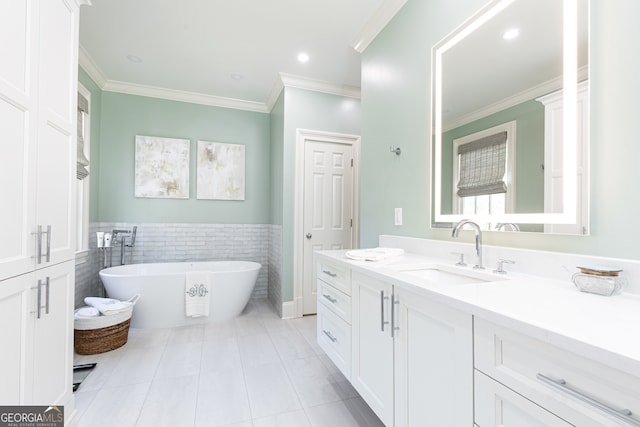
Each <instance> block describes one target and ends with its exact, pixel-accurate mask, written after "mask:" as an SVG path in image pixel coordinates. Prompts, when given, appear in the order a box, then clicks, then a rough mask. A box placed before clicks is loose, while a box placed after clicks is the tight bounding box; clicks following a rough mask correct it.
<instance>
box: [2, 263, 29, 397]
mask: <svg viewBox="0 0 640 427" xmlns="http://www.w3.org/2000/svg"><path fill="white" fill-rule="evenodd" d="M32 280H33V274H24V275H22V276H18V277H14V278H12V279H8V280H4V281H1V282H0V325H1V327H0V342H1V343H2V351H1V352H0V373H1V375H0V402H1V403H2V404H3V405H20V404H23V402H24V393H25V390H24V377H25V373H26V371H27V369H26V358H27V345H28V343H29V337H28V327H27V324H28V322H27V319H28V316H29V314H28V313H29V309H30V308H31V304H30V298H29V296H30V294H31V292H30V290H29V286H30V284H31V282H32Z"/></svg>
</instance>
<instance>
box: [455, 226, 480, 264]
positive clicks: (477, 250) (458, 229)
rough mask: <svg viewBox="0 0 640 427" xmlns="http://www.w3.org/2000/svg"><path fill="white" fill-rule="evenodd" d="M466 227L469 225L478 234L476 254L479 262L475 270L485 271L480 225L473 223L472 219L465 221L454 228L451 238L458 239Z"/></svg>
mask: <svg viewBox="0 0 640 427" xmlns="http://www.w3.org/2000/svg"><path fill="white" fill-rule="evenodd" d="M465 225H469V226H470V227H471V228H473V230H474V232H475V233H476V254H477V255H478V261H477V263H476V265H474V266H473V268H476V269H484V267H483V266H482V230H480V226H479V225H478V224H476V223H475V222H473V221H471V220H470V219H463V220H462V221H460V222H459V223H457V224H456V225H455V226H454V227H453V231H452V232H451V237H458V233H460V230H461V229H462V227H464V226H465Z"/></svg>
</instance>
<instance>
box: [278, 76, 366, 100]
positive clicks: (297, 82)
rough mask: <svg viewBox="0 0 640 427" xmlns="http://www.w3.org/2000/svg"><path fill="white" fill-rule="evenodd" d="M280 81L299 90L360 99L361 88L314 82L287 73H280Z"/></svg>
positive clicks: (319, 81) (320, 81)
mask: <svg viewBox="0 0 640 427" xmlns="http://www.w3.org/2000/svg"><path fill="white" fill-rule="evenodd" d="M280 80H281V81H282V85H283V86H284V87H294V88H298V89H306V90H311V91H315V92H322V93H328V94H331V95H339V96H346V97H348V98H357V99H360V88H359V87H357V86H350V85H337V84H334V83H328V82H325V81H322V80H314V79H309V78H306V77H300V76H295V75H293V74H287V73H280Z"/></svg>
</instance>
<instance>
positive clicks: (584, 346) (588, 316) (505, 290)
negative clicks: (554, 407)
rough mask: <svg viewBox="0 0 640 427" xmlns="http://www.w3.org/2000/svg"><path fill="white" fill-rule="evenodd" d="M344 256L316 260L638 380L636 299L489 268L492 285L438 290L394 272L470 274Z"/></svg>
mask: <svg viewBox="0 0 640 427" xmlns="http://www.w3.org/2000/svg"><path fill="white" fill-rule="evenodd" d="M345 252H346V251H344V250H341V251H321V252H316V255H317V256H318V257H321V258H325V259H327V260H334V261H340V262H344V263H346V264H347V265H348V266H349V267H350V268H351V269H352V270H354V271H359V272H361V273H365V274H368V275H370V276H373V277H375V278H378V279H380V280H383V281H387V282H391V283H393V284H394V285H395V286H397V287H400V288H402V289H406V290H408V291H412V292H415V293H418V294H423V295H425V296H428V297H430V298H432V299H434V300H436V301H438V302H441V303H443V304H447V305H449V306H451V307H454V308H456V309H459V310H462V311H465V312H467V313H470V314H472V315H474V316H478V317H481V318H484V319H486V320H489V321H492V322H494V323H497V324H500V325H502V326H505V327H509V328H512V329H514V330H516V331H518V332H521V333H523V334H526V335H529V336H531V337H533V338H537V339H539V340H542V341H545V342H548V343H550V344H553V345H556V346H558V347H561V348H564V349H566V350H569V351H572V352H574V353H577V354H579V355H581V356H583V357H587V358H590V359H593V360H595V361H598V362H601V363H604V364H606V365H609V366H611V367H613V368H616V369H619V370H621V371H624V372H626V373H628V374H631V375H634V376H637V377H640V296H639V295H637V294H625V293H622V294H620V295H614V296H612V297H605V296H600V295H594V294H589V293H584V292H579V291H578V290H577V289H576V288H575V286H574V285H573V283H571V282H569V281H560V280H553V279H548V278H541V277H535V276H531V275H525V274H519V273H511V272H509V273H507V274H506V275H497V274H495V275H494V274H493V273H492V272H491V271H492V270H491V269H489V268H487V269H486V270H484V272H485V273H486V274H488V275H490V277H493V276H495V278H496V280H497V281H495V282H483V283H472V284H463V285H448V286H447V285H438V284H434V283H428V282H427V281H425V280H422V279H419V278H416V277H412V276H410V275H408V274H406V273H403V272H401V271H398V268H399V267H403V268H404V267H407V266H414V267H420V266H426V265H429V264H438V265H444V266H452V267H453V268H457V269H461V270H460V271H462V272H465V273H469V272H472V268H471V267H470V266H467V267H455V266H453V263H452V262H451V259H450V258H447V259H446V260H443V259H441V258H434V257H427V256H424V255H417V254H412V253H405V255H404V256H401V257H393V258H389V259H386V260H383V261H375V262H371V261H354V260H351V259H349V258H347V257H345ZM507 268H508V266H507ZM503 279H508V280H503Z"/></svg>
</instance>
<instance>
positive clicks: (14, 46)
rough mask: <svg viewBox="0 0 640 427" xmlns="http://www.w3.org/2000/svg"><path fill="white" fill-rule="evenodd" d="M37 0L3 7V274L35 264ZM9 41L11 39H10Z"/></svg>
mask: <svg viewBox="0 0 640 427" xmlns="http://www.w3.org/2000/svg"><path fill="white" fill-rule="evenodd" d="M37 18H38V17H37V3H36V2H33V1H29V0H24V1H9V2H4V3H3V5H2V13H0V40H3V43H2V45H3V46H2V60H1V61H0V135H2V140H1V141H0V181H1V182H2V183H3V186H2V209H0V223H1V224H2V225H3V230H2V244H1V245H0V280H2V279H6V278H9V277H13V276H17V275H18V274H21V273H24V272H26V271H29V270H33V249H34V241H35V239H34V238H33V236H32V234H31V232H32V231H33V230H34V221H35V217H34V203H35V181H34V179H33V175H34V159H35V141H36V137H37V130H38V126H37V122H36V117H37V109H38V104H37V101H38V100H37V90H36V89H37V84H36V83H37V80H34V79H35V76H36V72H35V71H34V67H36V66H37V63H38V61H37V52H38V45H37V41H38V39H37V37H36V36H37V32H36V31H34V28H35V27H36V26H37V22H38V20H37ZM9 41H10V42H9Z"/></svg>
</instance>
